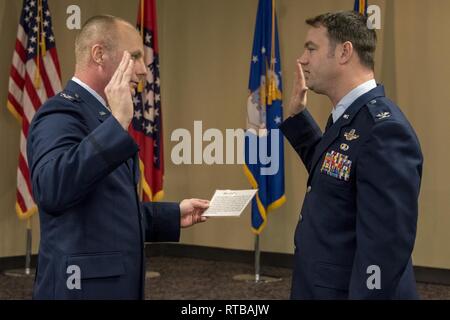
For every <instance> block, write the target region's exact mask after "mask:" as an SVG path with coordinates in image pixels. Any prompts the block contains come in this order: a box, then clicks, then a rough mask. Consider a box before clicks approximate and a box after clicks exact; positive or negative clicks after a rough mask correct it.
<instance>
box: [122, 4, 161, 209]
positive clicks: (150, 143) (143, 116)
mask: <svg viewBox="0 0 450 320" xmlns="http://www.w3.org/2000/svg"><path fill="white" fill-rule="evenodd" d="M137 21H138V22H137V28H138V29H139V31H140V32H141V35H142V40H143V42H144V59H145V64H146V65H147V67H148V73H147V78H146V80H145V83H144V84H143V85H142V87H141V88H140V90H137V91H136V94H135V95H134V97H133V103H134V117H133V121H132V125H131V126H130V129H129V132H130V135H131V136H132V137H133V138H134V139H135V141H136V142H137V144H138V145H139V167H140V171H141V188H142V190H143V197H142V198H143V200H144V201H149V200H150V201H157V200H160V199H161V198H162V197H163V195H164V192H163V178H164V152H163V136H162V132H163V131H162V113H161V88H160V78H159V55H158V35H157V33H158V32H157V27H156V5H155V1H154V0H141V1H140V6H139V11H138V19H137Z"/></svg>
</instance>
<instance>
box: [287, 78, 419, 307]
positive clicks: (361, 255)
mask: <svg viewBox="0 0 450 320" xmlns="http://www.w3.org/2000/svg"><path fill="white" fill-rule="evenodd" d="M280 129H281V130H282V132H283V134H284V135H285V137H286V138H287V139H288V140H289V142H290V144H291V145H292V146H293V148H294V149H295V150H296V152H297V153H298V155H299V156H300V158H301V159H302V161H303V163H304V164H305V166H306V169H307V170H308V172H309V178H308V182H307V193H306V195H305V198H304V202H303V207H302V210H301V213H300V216H299V222H298V224H297V228H296V231H295V254H294V271H293V280H292V289H291V298H292V299H415V298H418V296H417V291H416V285H415V278H414V272H413V267H412V262H411V253H412V250H413V247H414V241H415V237H416V227H417V215H418V196H419V189H420V181H421V175H422V163H423V157H422V153H421V150H420V145H419V141H418V139H417V137H416V134H415V133H414V130H413V128H412V127H411V125H410V124H409V123H408V121H407V119H406V118H405V116H404V115H403V114H402V112H401V111H400V109H399V108H398V107H397V106H396V105H395V104H394V103H393V102H392V101H390V100H389V99H388V98H386V97H385V94H384V88H383V87H382V86H378V87H377V88H374V89H373V90H371V91H370V92H368V93H366V94H364V95H362V96H361V97H359V98H358V99H357V100H356V101H355V102H354V103H353V104H352V105H351V106H350V107H349V108H348V109H347V110H346V112H345V113H344V115H342V116H341V117H340V118H339V119H338V120H337V121H336V122H335V123H334V124H333V125H332V126H331V127H330V128H329V129H328V130H327V131H326V132H325V133H324V134H323V135H322V132H321V130H320V129H319V127H318V126H317V124H316V122H315V121H314V119H313V118H312V117H311V115H310V113H309V112H308V111H307V110H305V111H303V112H302V113H300V114H298V115H296V116H294V117H291V118H288V119H287V120H286V121H285V122H284V123H283V124H282V125H281V127H280Z"/></svg>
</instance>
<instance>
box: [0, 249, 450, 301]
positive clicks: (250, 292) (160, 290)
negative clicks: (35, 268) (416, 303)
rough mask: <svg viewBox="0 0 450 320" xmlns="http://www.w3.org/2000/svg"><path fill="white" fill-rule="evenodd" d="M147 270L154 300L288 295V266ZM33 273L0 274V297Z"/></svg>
mask: <svg viewBox="0 0 450 320" xmlns="http://www.w3.org/2000/svg"><path fill="white" fill-rule="evenodd" d="M147 270H150V271H156V272H159V273H160V277H156V278H152V277H149V278H148V279H147V284H146V299H157V300H178V299H180V300H197V299H205V300H241V299H244V300H247V299H248V300H259V299H267V300H272V299H274V300H279V299H281V300H283V299H288V298H289V290H290V283H291V270H290V269H284V268H273V267H263V268H262V270H261V273H262V275H267V276H272V277H276V278H278V279H281V280H279V281H276V282H271V283H254V282H245V281H236V280H233V277H234V276H236V275H241V274H250V275H252V274H253V272H254V270H253V266H252V265H249V264H243V263H229V262H219V261H207V260H199V259H188V258H172V257H152V258H151V260H150V261H149V262H148V263H147ZM32 285H33V277H11V276H6V275H4V274H1V275H0V299H30V298H31V293H32ZM418 290H419V294H420V296H421V298H422V299H424V300H428V299H445V300H450V286H443V285H435V284H424V283H418Z"/></svg>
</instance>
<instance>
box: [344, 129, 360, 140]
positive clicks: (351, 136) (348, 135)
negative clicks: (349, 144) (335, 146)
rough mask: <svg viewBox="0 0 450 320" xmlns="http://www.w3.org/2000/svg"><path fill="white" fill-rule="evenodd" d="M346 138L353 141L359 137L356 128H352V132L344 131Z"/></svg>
mask: <svg viewBox="0 0 450 320" xmlns="http://www.w3.org/2000/svg"><path fill="white" fill-rule="evenodd" d="M344 137H345V140H347V141H352V140H356V139H358V138H359V135H357V134H356V130H355V129H352V130H350V132H346V133H344Z"/></svg>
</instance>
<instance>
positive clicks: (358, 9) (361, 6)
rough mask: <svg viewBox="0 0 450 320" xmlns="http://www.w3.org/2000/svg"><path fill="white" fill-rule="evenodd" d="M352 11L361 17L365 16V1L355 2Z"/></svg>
mask: <svg viewBox="0 0 450 320" xmlns="http://www.w3.org/2000/svg"><path fill="white" fill-rule="evenodd" d="M353 10H354V11H356V12H359V13H360V14H362V15H365V16H366V15H367V0H355V5H354V7H353Z"/></svg>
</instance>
